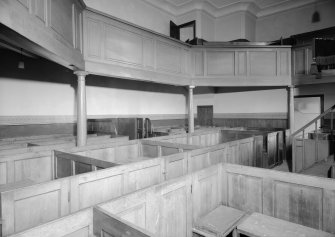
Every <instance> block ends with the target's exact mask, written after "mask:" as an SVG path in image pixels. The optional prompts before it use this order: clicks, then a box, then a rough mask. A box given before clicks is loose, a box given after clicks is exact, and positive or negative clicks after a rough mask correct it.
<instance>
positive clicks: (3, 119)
mask: <svg viewBox="0 0 335 237" xmlns="http://www.w3.org/2000/svg"><path fill="white" fill-rule="evenodd" d="M194 117H195V118H197V114H194ZM87 118H88V119H105V118H149V119H151V120H170V119H187V114H107V115H88V116H87ZM214 118H216V119H287V113H214ZM76 122H77V118H76V116H71V115H25V116H22V115H20V116H0V125H30V124H56V123H76Z"/></svg>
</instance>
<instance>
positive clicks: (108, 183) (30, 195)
mask: <svg viewBox="0 0 335 237" xmlns="http://www.w3.org/2000/svg"><path fill="white" fill-rule="evenodd" d="M180 154H182V153H180ZM113 165H114V164H113ZM163 165H164V163H163V160H162V159H149V160H143V161H141V162H135V163H130V164H127V165H118V166H113V167H111V168H106V169H100V170H97V171H93V172H88V173H82V174H78V175H75V176H70V177H65V178H60V179H56V180H52V181H48V182H44V183H39V184H34V185H30V186H24V187H21V188H18V189H14V190H8V191H4V192H1V193H0V195H1V197H0V199H1V215H0V216H1V219H2V235H3V236H7V235H9V234H12V233H15V232H19V231H23V230H26V229H29V228H32V227H34V226H37V225H39V224H42V223H46V222H48V221H52V220H55V219H57V218H60V217H63V216H66V215H68V214H70V213H74V212H76V211H79V210H81V209H84V208H87V207H91V206H93V205H96V204H98V203H101V202H104V201H107V200H110V199H112V198H115V197H119V196H122V195H125V194H127V193H130V192H134V191H136V190H139V189H141V188H145V187H148V186H152V185H154V184H157V183H161V182H162V181H163V180H164V176H163V172H162V170H163V168H162V167H163Z"/></svg>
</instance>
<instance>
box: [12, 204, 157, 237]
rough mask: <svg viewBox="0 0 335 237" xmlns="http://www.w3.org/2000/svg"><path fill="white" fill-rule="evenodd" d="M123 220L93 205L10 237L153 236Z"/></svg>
mask: <svg viewBox="0 0 335 237" xmlns="http://www.w3.org/2000/svg"><path fill="white" fill-rule="evenodd" d="M123 222H124V220H120V218H119V217H117V216H115V215H113V214H111V213H108V212H106V211H105V210H103V209H101V208H99V207H92V208H86V209H84V210H81V211H79V212H76V213H74V214H71V215H68V216H65V217H62V218H59V219H57V220H55V221H51V222H48V223H46V224H43V225H40V226H37V227H35V228H32V229H29V230H26V231H23V232H20V233H17V234H13V235H10V237H69V236H71V237H94V236H96V237H98V236H113V235H112V234H113V233H114V234H115V233H116V232H117V234H118V235H117V236H129V237H135V236H136V237H145V236H151V235H150V234H149V233H148V235H143V232H144V233H145V232H146V231H145V230H143V229H140V228H139V227H137V226H135V225H132V224H131V223H130V222H128V223H127V225H126V226H125V225H124V224H123Z"/></svg>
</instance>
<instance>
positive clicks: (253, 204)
mask: <svg viewBox="0 0 335 237" xmlns="http://www.w3.org/2000/svg"><path fill="white" fill-rule="evenodd" d="M227 175H228V189H227V191H228V205H229V206H231V207H234V208H237V209H239V210H242V211H245V212H262V209H263V207H262V204H263V202H262V179H260V178H258V177H253V176H248V175H241V174H234V173H228V174H227Z"/></svg>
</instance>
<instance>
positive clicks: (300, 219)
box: [223, 164, 335, 233]
mask: <svg viewBox="0 0 335 237" xmlns="http://www.w3.org/2000/svg"><path fill="white" fill-rule="evenodd" d="M224 166H225V167H226V168H224V169H225V172H224V175H223V179H224V180H225V181H226V182H227V183H226V186H227V189H226V190H228V191H227V192H226V193H224V195H226V197H225V198H224V199H225V200H226V201H227V205H228V206H231V207H234V208H237V209H240V210H243V211H247V212H260V213H263V214H265V215H269V216H273V217H276V218H279V219H283V220H286V221H290V222H294V223H297V224H301V225H305V226H308V227H312V228H315V229H321V230H324V231H327V232H331V233H335V227H334V225H333V223H334V220H335V211H334V210H335V201H334V200H335V199H334V198H335V183H334V182H333V181H332V180H331V179H327V178H321V177H313V176H307V175H298V174H292V173H287V172H280V171H273V170H264V169H259V168H252V167H245V166H237V165H230V164H224Z"/></svg>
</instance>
